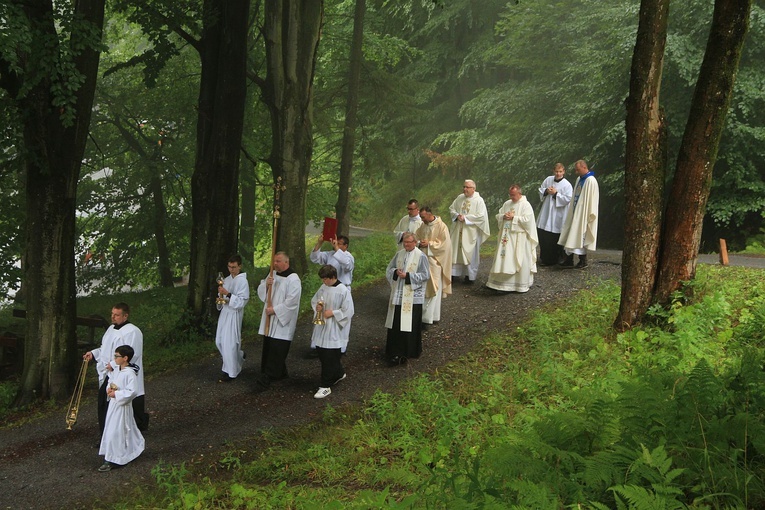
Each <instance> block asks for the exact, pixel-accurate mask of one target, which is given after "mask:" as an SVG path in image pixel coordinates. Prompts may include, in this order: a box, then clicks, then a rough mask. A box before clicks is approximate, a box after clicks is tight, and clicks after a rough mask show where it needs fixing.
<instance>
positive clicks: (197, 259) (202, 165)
mask: <svg viewBox="0 0 765 510" xmlns="http://www.w3.org/2000/svg"><path fill="white" fill-rule="evenodd" d="M249 4H250V2H249V0H205V2H204V13H205V16H204V28H203V33H202V39H201V41H200V42H199V45H198V48H199V50H200V59H201V63H202V66H201V67H202V75H201V80H200V87H199V104H198V108H199V115H198V120H197V152H196V163H195V166H194V174H193V176H192V178H191V196H192V200H191V208H192V221H193V224H192V231H191V273H190V276H189V287H188V297H187V308H188V311H189V313H190V315H191V317H190V323H189V324H187V326H189V327H190V332H191V333H193V332H205V331H206V330H207V326H208V325H209V321H210V318H211V317H212V316H213V315H212V314H213V311H214V309H215V300H214V298H215V294H216V288H217V284H216V283H215V275H216V274H217V273H218V272H219V271H222V270H224V269H225V267H226V262H227V260H228V258H229V257H230V256H231V255H234V254H235V253H236V250H237V248H238V246H237V235H238V226H239V200H238V197H239V151H240V148H241V141H242V126H243V119H244V105H245V98H246V81H245V73H246V51H247V30H248V16H249Z"/></svg>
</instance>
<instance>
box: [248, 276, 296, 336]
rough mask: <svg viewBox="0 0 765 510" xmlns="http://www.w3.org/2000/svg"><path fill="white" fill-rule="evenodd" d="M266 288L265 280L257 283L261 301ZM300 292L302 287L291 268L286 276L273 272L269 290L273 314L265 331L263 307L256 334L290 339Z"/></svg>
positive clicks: (293, 331)
mask: <svg viewBox="0 0 765 510" xmlns="http://www.w3.org/2000/svg"><path fill="white" fill-rule="evenodd" d="M266 290H267V286H266V281H265V280H261V281H260V285H258V297H259V298H260V300H261V301H263V303H265V302H266ZM301 293H302V287H301V286H300V277H299V276H298V275H297V273H295V272H292V270H291V269H290V273H289V275H288V276H280V275H279V273H275V275H274V288H273V290H272V291H271V303H272V306H273V308H274V315H272V316H271V320H270V322H269V325H268V332H266V331H265V327H266V307H265V306H264V307H263V313H261V315H260V328H258V334H259V335H264V336H268V337H271V338H276V339H279V340H289V341H292V337H293V336H294V335H295V328H296V327H297V318H298V313H299V312H300V294H301Z"/></svg>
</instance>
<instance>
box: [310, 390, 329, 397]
mask: <svg viewBox="0 0 765 510" xmlns="http://www.w3.org/2000/svg"><path fill="white" fill-rule="evenodd" d="M330 393H332V390H330V389H329V388H319V391H317V392H316V395H314V396H313V398H324V397H326V396H327V395H329V394H330Z"/></svg>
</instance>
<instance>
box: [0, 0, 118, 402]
mask: <svg viewBox="0 0 765 510" xmlns="http://www.w3.org/2000/svg"><path fill="white" fill-rule="evenodd" d="M23 13H24V16H25V17H26V20H25V21H26V23H28V24H29V27H30V31H31V34H30V35H31V37H32V41H33V44H31V45H30V51H31V52H30V53H29V54H24V55H21V56H22V58H21V59H20V61H21V62H23V65H25V68H24V69H23V71H22V73H23V74H19V75H16V74H5V73H4V76H2V86H3V87H4V88H6V90H8V91H9V95H10V96H11V97H15V98H18V99H17V106H18V108H19V112H20V114H21V118H22V119H23V123H24V128H23V133H24V134H23V139H24V148H23V154H24V158H25V172H26V185H25V189H26V224H25V229H26V231H25V236H26V241H25V247H24V254H23V260H22V268H23V273H22V274H23V281H24V292H25V296H24V297H25V302H26V304H27V309H26V310H27V335H26V339H25V341H24V367H23V373H22V375H21V384H20V388H19V392H18V394H17V396H16V401H15V404H16V405H24V404H27V403H29V402H32V401H34V400H37V399H45V398H51V397H52V398H59V399H65V398H67V397H68V396H69V392H70V389H71V387H72V386H73V384H74V378H75V375H76V369H77V368H78V367H79V363H78V362H77V359H78V354H79V353H78V352H77V337H76V331H75V322H74V319H75V316H76V315H77V308H76V302H75V295H76V293H75V279H74V278H75V277H74V274H75V272H74V240H75V207H76V189H77V180H78V178H79V175H80V167H81V164H82V157H83V154H84V152H85V142H86V140H87V135H88V127H89V124H90V115H91V109H92V105H93V96H94V93H95V87H96V77H97V74H98V62H99V58H100V52H99V50H97V49H94V48H97V47H98V45H99V43H100V37H101V35H100V34H101V29H102V27H103V22H104V0H81V1H79V2H77V3H76V5H75V15H76V16H77V17H78V18H79V19H80V20H81V22H82V28H81V30H82V31H81V32H74V33H72V34H71V35H70V37H69V39H68V43H67V44H68V45H69V48H66V49H64V48H62V47H61V45H60V44H63V43H60V42H59V36H58V34H57V33H56V29H57V26H56V16H55V15H54V12H53V5H52V4H51V3H50V2H49V1H45V0H30V1H28V2H25V3H24V5H23ZM90 28H92V29H94V30H95V34H97V36H96V37H95V38H94V36H93V32H90V33H88V31H89V30H88V29H90ZM59 52H64V53H69V54H71V55H74V56H73V57H72V62H73V64H74V67H75V69H76V70H77V72H78V73H80V76H81V77H82V78H83V80H84V81H82V82H81V83H80V84H79V87H77V88H76V91H75V92H74V94H73V99H74V102H73V103H72V104H71V106H61V102H60V101H61V99H62V98H61V97H58V96H56V95H55V93H54V91H55V90H61V87H64V88H66V87H71V86H72V85H73V83H74V81H73V80H74V77H72V76H63V77H61V76H56V77H55V78H54V77H53V76H51V72H52V71H51V69H48V68H45V67H38V66H45V65H46V63H47V65H50V64H49V63H50V62H53V61H55V60H57V59H58V57H57V56H56V55H58V53H59ZM0 67H2V68H5V66H0ZM25 80H28V81H25ZM61 80H64V81H66V80H72V81H71V82H68V83H63V84H62V83H61ZM23 89H26V91H25V92H24V93H23V94H22V95H20V96H19V95H18V92H19V90H23Z"/></svg>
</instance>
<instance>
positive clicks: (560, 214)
mask: <svg viewBox="0 0 765 510" xmlns="http://www.w3.org/2000/svg"><path fill="white" fill-rule="evenodd" d="M550 186H554V187H555V189H556V190H557V193H556V194H555V196H553V195H545V191H547V188H549V187H550ZM573 193H574V189H573V188H572V187H571V183H570V182H568V181H567V180H566V178H565V177H562V178H561V180H560V181H558V182H555V176H554V175H551V176H549V177H548V178H546V179H545V180H544V181H543V182H542V185H541V186H540V187H539V199H540V200H541V201H542V207H540V209H539V218H537V227H539V228H540V229H542V230H546V231H547V232H552V233H554V234H560V230H561V228H562V227H563V218H565V216H566V208H567V207H568V204H569V203H570V202H571V197H572V196H573Z"/></svg>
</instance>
